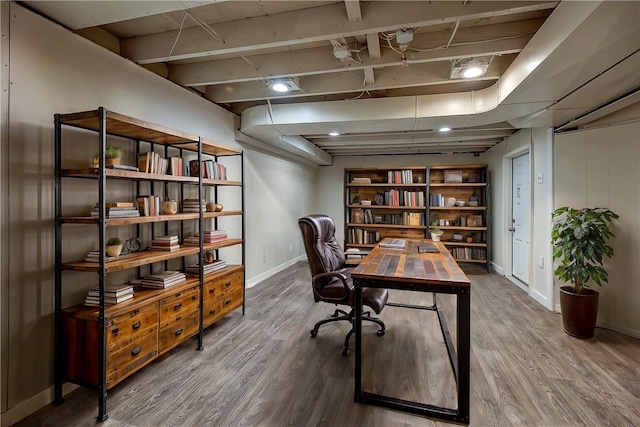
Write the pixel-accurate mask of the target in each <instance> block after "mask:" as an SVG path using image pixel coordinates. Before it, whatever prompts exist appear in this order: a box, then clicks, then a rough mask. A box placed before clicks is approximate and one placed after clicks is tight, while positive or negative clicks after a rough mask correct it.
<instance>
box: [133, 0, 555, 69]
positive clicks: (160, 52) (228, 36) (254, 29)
mask: <svg viewBox="0 0 640 427" xmlns="http://www.w3.org/2000/svg"><path fill="white" fill-rule="evenodd" d="M383 3H385V2H371V3H368V4H367V9H366V19H363V20H361V21H358V22H349V21H348V20H345V22H336V20H335V17H336V16H341V14H343V13H344V11H343V10H341V8H342V7H343V6H342V5H340V4H331V5H326V6H320V7H316V8H309V9H302V10H297V11H291V12H284V13H278V14H274V15H270V16H260V17H256V18H249V19H244V20H242V21H237V22H235V21H234V22H222V23H219V24H216V25H212V26H211V27H212V28H213V30H215V32H216V34H218V35H220V37H221V38H222V39H223V40H224V43H222V42H219V41H218V40H216V39H215V38H214V37H213V36H211V35H210V34H208V33H207V32H206V31H204V30H203V29H202V28H200V27H195V28H186V29H183V30H182V31H168V32H164V33H160V34H150V35H146V36H141V37H135V38H131V39H127V40H124V41H123V43H122V53H123V55H124V56H126V57H127V58H129V59H131V60H132V61H134V62H137V63H139V64H146V63H152V62H164V61H167V60H169V59H170V60H178V59H189V58H201V57H210V56H212V55H220V54H227V53H237V52H248V51H251V50H256V49H267V48H274V47H281V46H286V45H292V44H303V43H311V42H316V41H321V40H327V39H337V38H340V37H350V36H355V35H358V34H368V33H373V32H382V31H393V30H395V29H397V28H401V27H407V28H409V27H411V28H415V27H423V26H432V25H440V24H443V23H447V22H455V21H457V20H460V21H464V20H471V19H474V20H475V19H481V18H485V17H487V18H488V17H492V16H496V15H497V14H514V13H524V12H528V11H533V10H540V9H546V8H554V7H555V6H556V5H557V2H472V3H468V4H466V5H465V4H462V3H459V2H438V7H432V4H431V3H428V2H405V3H403V7H392V8H389V7H386V5H385V4H383ZM425 16H427V17H429V19H426V20H425V19H417V18H419V17H425Z"/></svg>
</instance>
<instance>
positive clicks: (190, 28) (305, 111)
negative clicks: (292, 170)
mask: <svg viewBox="0 0 640 427" xmlns="http://www.w3.org/2000/svg"><path fill="white" fill-rule="evenodd" d="M19 3H21V4H23V5H25V6H27V7H29V8H31V9H33V10H35V11H38V12H39V13H41V14H43V15H44V16H46V17H48V18H50V19H52V20H54V21H56V22H58V23H60V24H61V25H64V26H66V27H68V28H69V29H71V30H73V31H76V32H77V33H78V34H80V35H82V36H84V37H87V38H89V39H91V40H92V41H94V42H96V43H98V44H100V45H102V46H104V47H106V48H108V49H110V50H113V51H114V52H116V53H118V54H120V55H122V56H123V57H125V58H128V59H130V60H132V61H134V62H136V63H138V64H140V65H141V66H144V67H145V68H148V69H149V70H151V71H153V72H155V73H157V74H159V75H161V76H163V77H165V78H167V79H169V80H171V81H173V82H175V83H176V84H179V85H181V86H184V87H185V88H188V89H189V90H192V91H194V92H196V93H198V94H200V95H201V96H203V97H205V98H207V99H209V100H210V101H212V102H215V103H217V104H220V105H222V106H224V107H225V108H227V109H229V110H230V111H233V112H235V113H237V114H240V115H241V122H240V130H241V132H242V133H243V134H245V135H249V136H250V137H252V138H253V139H251V138H246V140H251V141H253V143H254V144H265V143H266V144H269V145H271V146H276V147H279V148H282V149H284V150H286V151H289V152H291V153H293V154H295V155H297V156H300V157H303V158H306V159H308V160H311V161H313V162H315V163H318V164H330V163H331V157H332V156H334V155H363V154H387V153H397V154H399V153H436V152H438V153H441V152H447V153H449V152H450V153H457V152H474V153H479V152H484V151H485V150H487V149H488V148H490V147H492V146H493V145H495V144H497V143H498V142H500V141H501V140H502V138H504V137H506V136H509V135H511V134H513V133H514V132H516V131H517V130H518V129H520V128H523V127H533V126H561V125H564V124H566V123H567V122H570V121H572V120H574V119H576V118H579V117H581V116H583V115H586V114H587V113H590V112H592V111H594V110H596V109H597V108H599V107H601V106H603V105H608V107H607V110H608V111H611V110H615V109H616V105H620V106H624V105H628V104H629V103H630V102H634V101H637V100H638V99H637V93H634V91H637V89H638V88H639V87H640V73H638V72H637V70H638V69H640V54H639V53H638V52H639V49H640V2H634V1H629V2H621V1H606V2H598V1H562V2H557V1H551V2H549V1H526V2H512V1H469V0H464V1H463V0H457V1H366V2H364V1H357V0H344V1H339V2H336V1H24V2H19ZM398 30H401V31H402V30H404V31H405V34H404V35H405V36H407V35H408V36H412V38H413V39H412V40H411V41H410V42H409V43H408V44H406V45H399V44H398V43H397V40H396V37H395V36H396V32H397V31H398ZM334 49H336V50H338V51H345V52H346V51H348V53H347V55H350V56H349V57H347V58H345V59H342V60H341V59H339V58H337V57H336V55H335V54H334ZM475 57H482V58H484V59H486V60H488V61H490V65H489V68H488V70H487V73H486V74H485V75H484V76H482V77H480V78H476V79H471V80H465V81H463V79H459V78H452V77H451V71H452V66H453V63H454V61H457V60H464V59H466V58H475ZM276 77H291V78H295V79H296V81H297V83H298V85H299V87H300V90H298V91H293V92H290V93H288V94H284V95H281V94H277V93H275V92H273V91H271V90H270V89H269V88H268V86H267V82H268V81H270V80H272V79H274V78H276ZM630 94H631V95H630ZM625 95H627V97H626V98H625V99H624V101H623V102H622V101H621V102H619V103H615V102H614V101H616V100H617V99H618V98H620V97H623V96H625ZM596 116H597V114H595V113H594V114H592V115H590V116H587V117H596ZM585 120H586V118H582V119H581V120H580V122H576V123H580V124H584V121H585ZM445 125H446V126H449V127H451V128H453V130H452V131H451V132H448V133H441V132H438V131H437V129H438V128H440V127H441V126H445ZM331 131H337V132H340V133H341V135H340V136H337V137H330V136H328V135H327V134H328V133H329V132H331Z"/></svg>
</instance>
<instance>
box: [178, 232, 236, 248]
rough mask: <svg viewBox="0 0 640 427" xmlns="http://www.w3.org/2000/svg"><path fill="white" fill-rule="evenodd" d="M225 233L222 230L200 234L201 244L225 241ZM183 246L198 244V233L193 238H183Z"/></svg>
mask: <svg viewBox="0 0 640 427" xmlns="http://www.w3.org/2000/svg"><path fill="white" fill-rule="evenodd" d="M227 237H228V236H227V232H226V231H224V230H205V231H204V232H203V233H202V241H203V243H216V242H221V241H224V240H227ZM184 244H185V245H192V246H197V245H199V244H200V233H198V232H196V233H195V234H194V235H193V236H190V237H185V239H184Z"/></svg>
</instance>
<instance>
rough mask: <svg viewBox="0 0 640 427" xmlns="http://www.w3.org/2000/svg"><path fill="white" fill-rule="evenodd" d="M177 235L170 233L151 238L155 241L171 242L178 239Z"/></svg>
mask: <svg viewBox="0 0 640 427" xmlns="http://www.w3.org/2000/svg"><path fill="white" fill-rule="evenodd" d="M178 239H179V237H178V236H176V235H172V236H156V237H154V238H153V240H155V241H156V242H173V241H176V242H177V241H178Z"/></svg>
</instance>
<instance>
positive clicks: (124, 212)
mask: <svg viewBox="0 0 640 427" xmlns="http://www.w3.org/2000/svg"><path fill="white" fill-rule="evenodd" d="M104 207H105V214H106V217H107V218H134V217H138V216H140V212H139V211H138V208H137V207H136V205H135V204H134V203H133V202H114V203H105V204H104ZM99 215H100V204H99V203H96V206H95V207H94V208H93V211H91V216H92V217H94V218H97V217H98V216H99Z"/></svg>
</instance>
